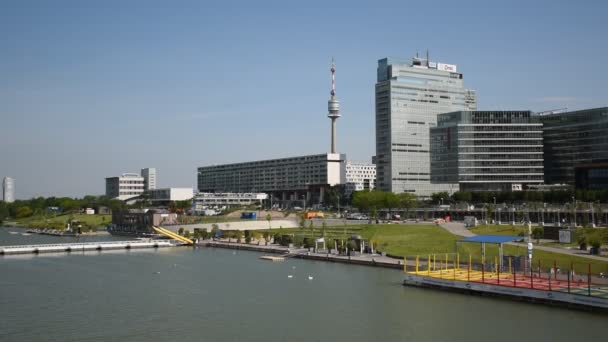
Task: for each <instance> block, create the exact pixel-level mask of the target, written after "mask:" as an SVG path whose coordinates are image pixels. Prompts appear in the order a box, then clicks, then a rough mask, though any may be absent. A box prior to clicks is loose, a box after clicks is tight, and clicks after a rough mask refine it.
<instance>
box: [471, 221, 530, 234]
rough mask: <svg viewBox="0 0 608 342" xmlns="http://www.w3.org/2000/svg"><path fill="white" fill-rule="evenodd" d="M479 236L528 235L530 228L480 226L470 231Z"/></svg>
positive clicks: (494, 225) (519, 226) (493, 225)
mask: <svg viewBox="0 0 608 342" xmlns="http://www.w3.org/2000/svg"><path fill="white" fill-rule="evenodd" d="M470 231H471V232H472V233H475V234H477V235H513V236H518V235H519V234H527V232H528V227H526V226H522V225H515V226H512V225H496V224H492V225H479V226H476V227H473V228H471V229H470Z"/></svg>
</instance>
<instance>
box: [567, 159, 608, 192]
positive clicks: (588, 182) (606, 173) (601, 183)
mask: <svg viewBox="0 0 608 342" xmlns="http://www.w3.org/2000/svg"><path fill="white" fill-rule="evenodd" d="M574 179H575V184H574V185H575V187H576V188H577V189H586V190H608V160H604V161H597V162H595V163H591V164H578V165H576V166H575V167H574Z"/></svg>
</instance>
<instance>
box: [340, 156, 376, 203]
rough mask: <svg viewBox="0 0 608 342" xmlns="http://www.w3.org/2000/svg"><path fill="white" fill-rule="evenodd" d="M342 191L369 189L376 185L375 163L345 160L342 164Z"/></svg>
mask: <svg viewBox="0 0 608 342" xmlns="http://www.w3.org/2000/svg"><path fill="white" fill-rule="evenodd" d="M344 171H345V175H344V179H345V181H344V187H345V188H344V192H345V194H346V195H350V194H352V193H353V191H363V190H366V191H370V190H373V189H374V188H375V187H376V165H374V164H369V163H357V162H352V161H346V164H345V165H344Z"/></svg>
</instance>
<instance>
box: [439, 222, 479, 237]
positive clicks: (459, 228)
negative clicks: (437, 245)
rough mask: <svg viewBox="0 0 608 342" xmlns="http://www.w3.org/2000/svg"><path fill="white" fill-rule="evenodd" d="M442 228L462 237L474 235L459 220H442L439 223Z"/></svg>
mask: <svg viewBox="0 0 608 342" xmlns="http://www.w3.org/2000/svg"><path fill="white" fill-rule="evenodd" d="M439 225H440V226H441V227H442V228H443V229H445V230H447V231H448V232H450V233H452V234H454V235H460V236H464V237H470V236H475V234H473V233H472V232H471V231H470V230H468V229H466V228H465V226H464V224H462V223H460V222H444V223H440V224H439Z"/></svg>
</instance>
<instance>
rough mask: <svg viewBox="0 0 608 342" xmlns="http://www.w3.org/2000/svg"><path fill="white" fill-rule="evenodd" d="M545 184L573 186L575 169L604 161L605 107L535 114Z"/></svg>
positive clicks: (607, 147) (607, 152) (607, 140)
mask: <svg viewBox="0 0 608 342" xmlns="http://www.w3.org/2000/svg"><path fill="white" fill-rule="evenodd" d="M538 119H539V120H540V122H542V123H543V138H544V152H545V183H547V184H570V185H573V184H574V183H575V168H576V166H577V165H579V164H592V163H598V162H606V160H608V107H602V108H594V109H584V110H578V111H574V112H565V113H555V114H548V115H539V116H538Z"/></svg>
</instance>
